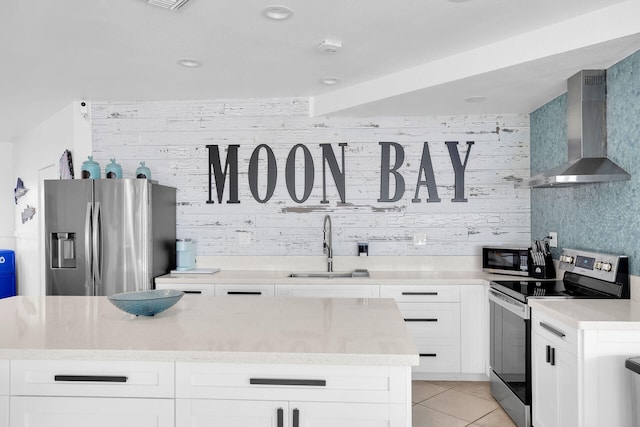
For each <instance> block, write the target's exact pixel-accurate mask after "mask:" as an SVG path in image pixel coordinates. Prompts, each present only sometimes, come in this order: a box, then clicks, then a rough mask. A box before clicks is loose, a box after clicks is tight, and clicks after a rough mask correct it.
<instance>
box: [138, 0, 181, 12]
mask: <svg viewBox="0 0 640 427" xmlns="http://www.w3.org/2000/svg"><path fill="white" fill-rule="evenodd" d="M188 1H189V0H147V3H149V4H152V5H154V6H160V7H161V8H163V9H169V10H177V9H179V8H181V7H182V6H184V4H185V3H187V2H188Z"/></svg>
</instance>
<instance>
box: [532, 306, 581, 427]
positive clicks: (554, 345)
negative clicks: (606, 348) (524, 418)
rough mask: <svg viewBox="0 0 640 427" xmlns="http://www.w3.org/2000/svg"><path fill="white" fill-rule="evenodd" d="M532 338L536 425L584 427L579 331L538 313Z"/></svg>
mask: <svg viewBox="0 0 640 427" xmlns="http://www.w3.org/2000/svg"><path fill="white" fill-rule="evenodd" d="M531 335H532V338H531V343H532V344H531V347H532V366H531V373H532V381H533V382H532V387H533V392H532V393H533V395H532V412H533V413H532V420H533V425H535V426H536V427H555V426H557V427H572V426H579V425H582V423H581V415H580V408H579V405H578V396H579V388H578V384H579V381H578V372H579V361H578V337H579V334H578V331H577V330H576V329H575V328H571V327H569V326H567V325H565V324H563V323H561V322H559V321H557V320H555V319H551V318H548V317H546V316H544V315H539V314H536V313H535V312H534V315H533V316H532V334H531Z"/></svg>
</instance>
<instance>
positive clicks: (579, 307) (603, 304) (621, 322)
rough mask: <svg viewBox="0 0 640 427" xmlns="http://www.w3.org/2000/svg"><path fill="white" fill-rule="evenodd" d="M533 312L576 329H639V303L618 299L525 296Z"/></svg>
mask: <svg viewBox="0 0 640 427" xmlns="http://www.w3.org/2000/svg"><path fill="white" fill-rule="evenodd" d="M529 306H530V307H531V309H532V310H534V311H539V312H540V313H545V314H548V315H550V316H551V317H553V318H555V319H557V320H559V321H561V322H564V323H566V324H567V325H569V326H572V327H575V328H577V329H592V330H621V331H640V302H637V301H634V300H620V299H535V298H531V299H529Z"/></svg>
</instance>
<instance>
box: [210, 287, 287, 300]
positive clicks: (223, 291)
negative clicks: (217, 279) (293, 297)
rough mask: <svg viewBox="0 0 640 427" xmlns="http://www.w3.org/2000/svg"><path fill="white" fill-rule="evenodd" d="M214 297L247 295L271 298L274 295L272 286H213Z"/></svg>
mask: <svg viewBox="0 0 640 427" xmlns="http://www.w3.org/2000/svg"><path fill="white" fill-rule="evenodd" d="M215 288H216V296H222V295H238V296H240V295H247V296H251V295H253V296H263V297H273V296H274V295H275V289H274V288H275V287H274V285H245V284H238V285H218V284H216V285H215Z"/></svg>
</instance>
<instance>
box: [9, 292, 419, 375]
mask: <svg viewBox="0 0 640 427" xmlns="http://www.w3.org/2000/svg"><path fill="white" fill-rule="evenodd" d="M0 324H1V325H2V327H1V328H0V359H72V360H155V361H207V362H220V363H283V364H330V365H336V364H338V365H386V366H393V365H395V366H409V365H417V364H418V354H417V350H416V347H415V345H414V344H413V341H412V339H411V337H410V336H409V332H408V330H407V328H406V326H405V323H404V320H403V318H402V315H401V314H400V311H399V309H398V307H397V306H396V304H395V302H394V301H393V300H391V299H377V298H376V299H351V298H344V299H343V298H335V299H334V298H252V297H248V298H237V297H208V296H201V295H197V296H196V295H185V296H184V297H183V298H182V299H181V300H180V301H178V303H177V304H176V305H175V306H173V307H171V308H169V309H168V310H167V311H165V312H162V313H159V314H158V315H156V316H155V317H144V316H141V317H136V316H133V315H130V314H127V313H125V312H123V311H120V310H119V309H118V308H116V307H115V306H113V305H112V304H111V303H110V302H109V301H108V299H107V298H106V297H75V296H47V297H28V296H17V297H11V298H4V299H0Z"/></svg>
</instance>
